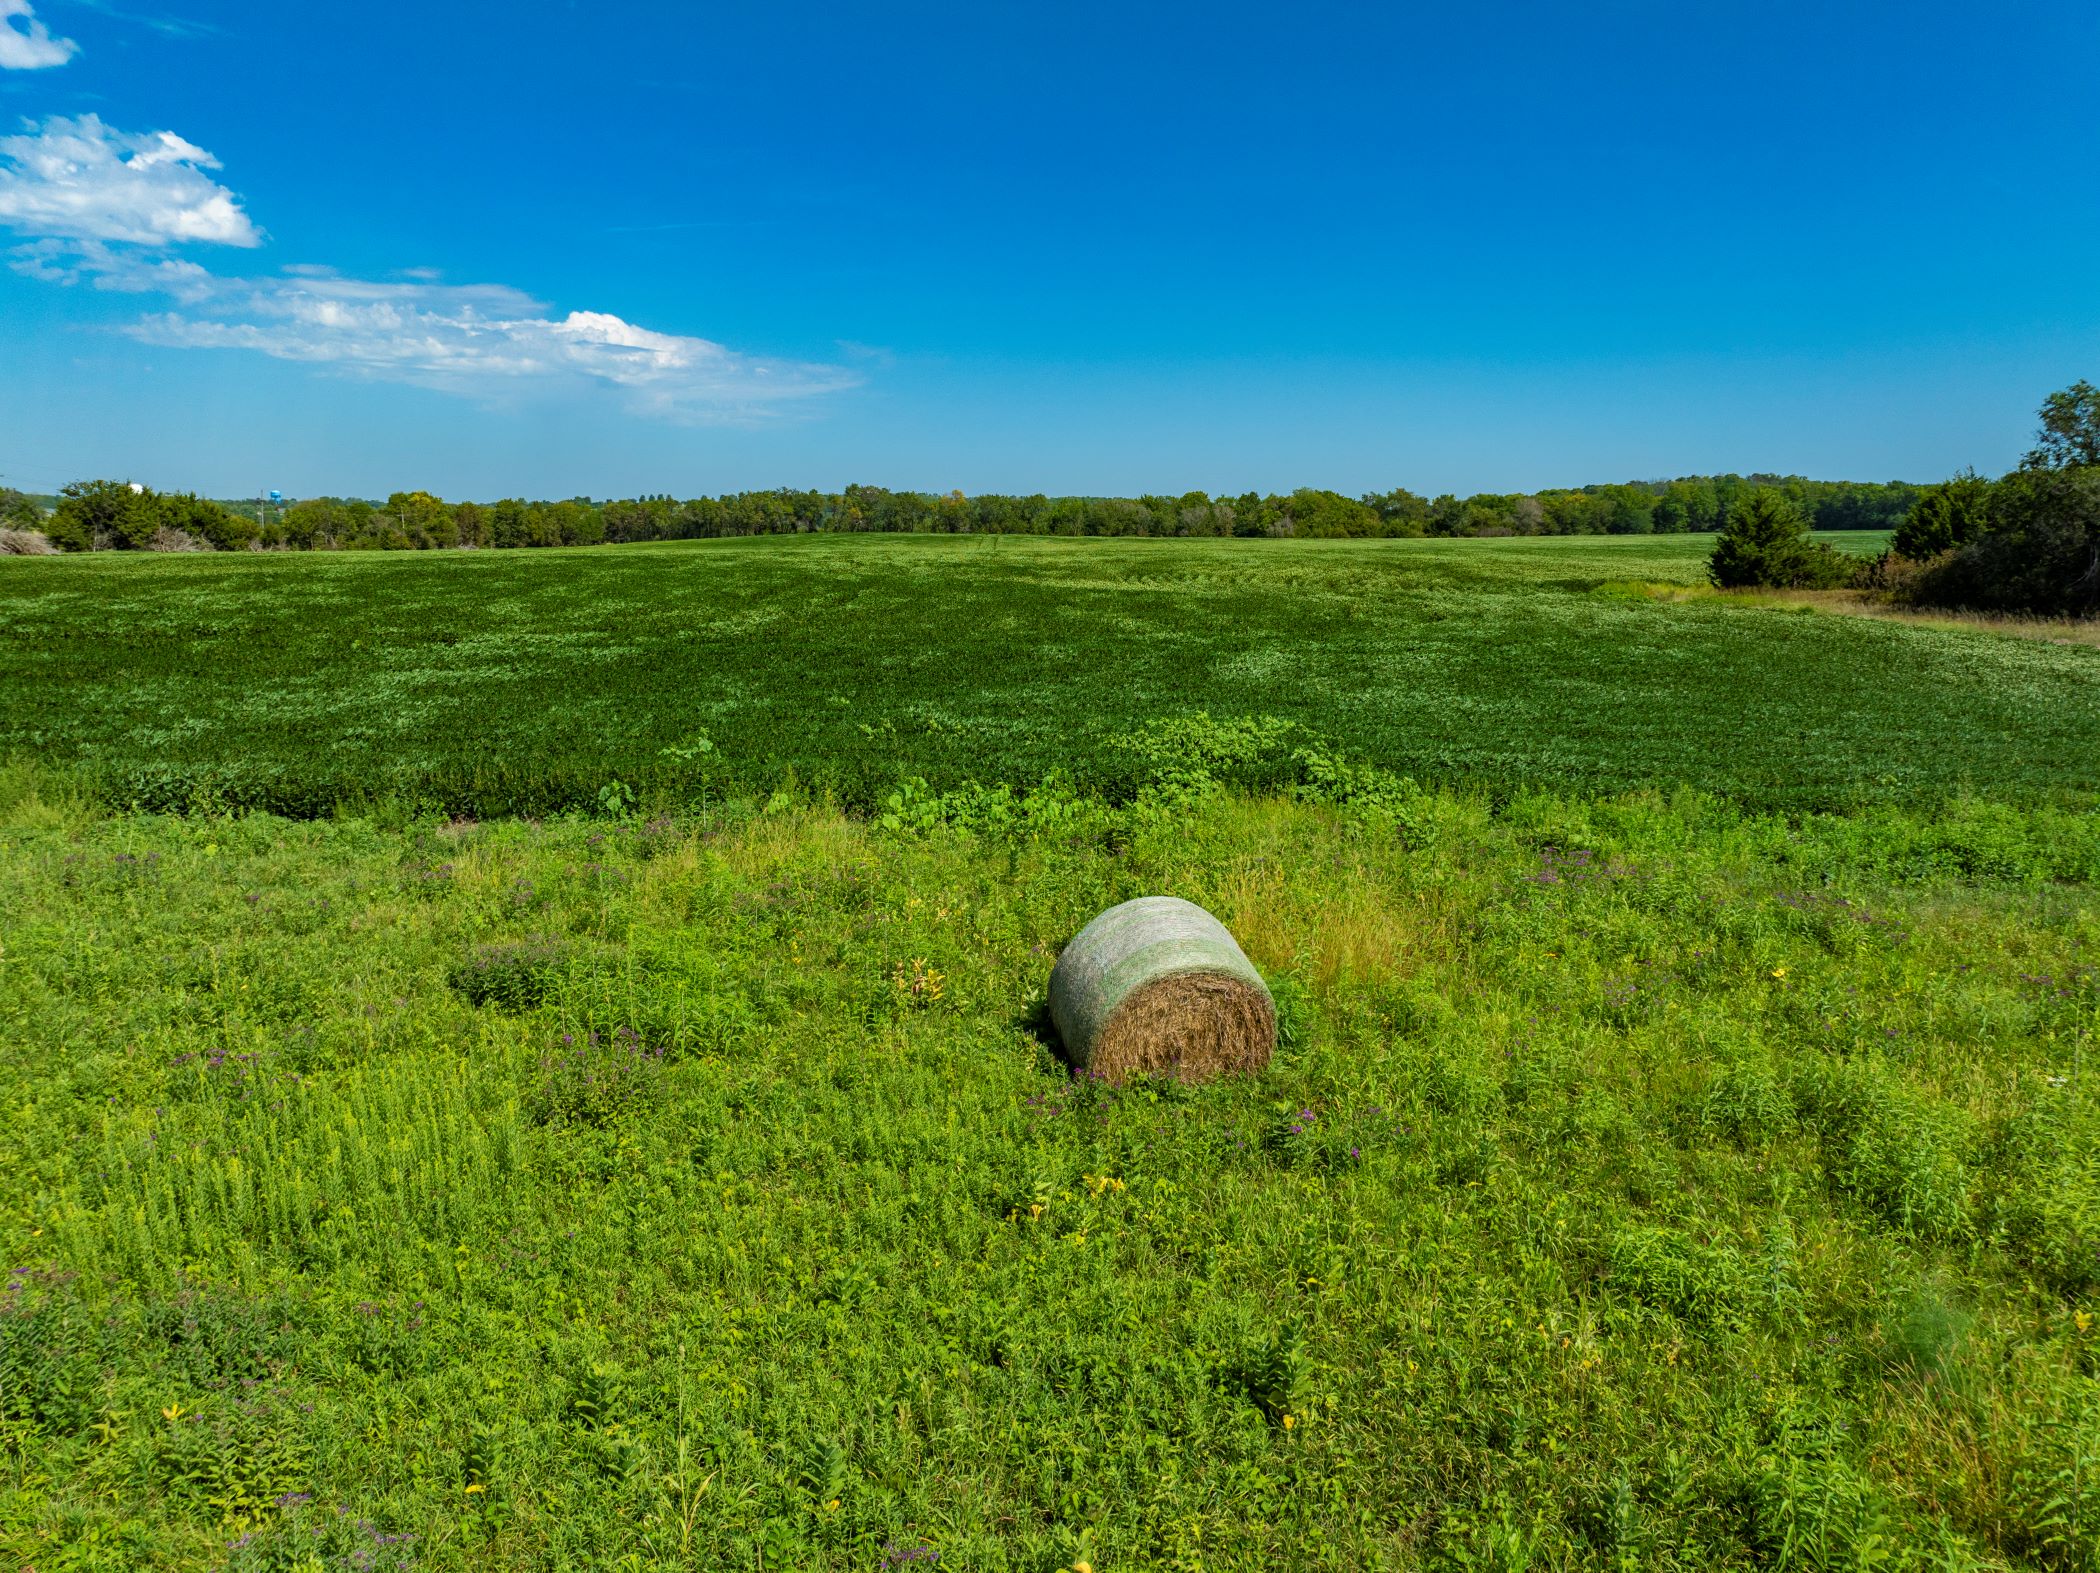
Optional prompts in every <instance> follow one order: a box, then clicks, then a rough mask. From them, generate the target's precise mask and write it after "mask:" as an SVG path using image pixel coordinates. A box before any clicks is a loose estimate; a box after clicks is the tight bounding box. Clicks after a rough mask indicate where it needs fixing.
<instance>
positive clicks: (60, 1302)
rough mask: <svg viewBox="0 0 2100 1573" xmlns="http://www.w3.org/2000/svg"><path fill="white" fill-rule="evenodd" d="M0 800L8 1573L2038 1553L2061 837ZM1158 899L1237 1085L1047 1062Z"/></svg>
mask: <svg viewBox="0 0 2100 1573" xmlns="http://www.w3.org/2000/svg"><path fill="white" fill-rule="evenodd" d="M12 791H13V799H12V802H11V804H10V805H9V806H8V808H7V809H6V811H5V814H4V815H0V827H4V828H0V910H4V911H5V912H6V913H7V914H8V919H7V924H6V935H5V947H6V948H5V954H4V957H0V1020H4V1022H5V1025H6V1029H7V1030H6V1036H5V1048H4V1050H0V1055H4V1059H0V1085H4V1086H5V1087H6V1088H7V1090H8V1100H9V1119H8V1122H7V1125H6V1128H5V1136H4V1139H0V1172H5V1173H6V1174H7V1175H9V1176H10V1181H9V1184H8V1185H7V1186H6V1188H5V1198H4V1206H0V1238H5V1239H6V1241H7V1242H8V1244H7V1261H6V1264H5V1267H6V1270H7V1272H8V1273H9V1278H8V1284H9V1287H8V1288H7V1289H6V1290H5V1291H0V1293H4V1295H5V1300H4V1303H0V1428H4V1429H0V1437H4V1439H5V1463H6V1468H5V1472H4V1474H0V1543H4V1544H5V1545H6V1547H7V1548H8V1549H9V1550H10V1551H11V1552H12V1553H14V1554H15V1555H16V1556H18V1557H19V1558H20V1560H21V1562H22V1564H23V1565H25V1566H35V1567H37V1568H39V1569H43V1570H55V1569H62V1568H83V1569H84V1568H96V1569H103V1568H107V1569H119V1568H123V1569H130V1568H140V1567H153V1568H169V1569H174V1568H183V1569H188V1568H200V1569H201V1568H209V1567H220V1566H231V1567H234V1568H240V1569H262V1568H269V1569H281V1568H312V1567H325V1568H330V1569H334V1568H338V1567H340V1568H365V1569H369V1568H375V1567H376V1568H408V1567H415V1568H510V1567H531V1568H582V1567H609V1568H610V1567H619V1568H628V1567H633V1568H723V1567H727V1568H744V1567H750V1568H758V1567H770V1568H813V1567H823V1568H840V1569H849V1568H850V1569H877V1568H887V1569H896V1568H902V1567H907V1566H934V1565H936V1559H937V1565H938V1566H940V1567H948V1568H954V1567H960V1568H972V1569H976V1568H1014V1569H1027V1570H1038V1569H1040V1570H1048V1569H1052V1568H1059V1567H1067V1566H1070V1565H1071V1564H1072V1563H1073V1562H1074V1561H1075V1560H1083V1561H1087V1562H1089V1563H1090V1564H1091V1565H1092V1566H1093V1567H1094V1568H1095V1569H1097V1570H1100V1569H1109V1568H1210V1569H1225V1568H1278V1567H1288V1568H1336V1569H1341V1568H1366V1567H1414V1566H1469V1567H1470V1566H1483V1567H1499V1568H1511V1567H1525V1566H1529V1567H1573V1566H1578V1565H1583V1566H1594V1565H1601V1564H1604V1563H1607V1562H1608V1563H1610V1564H1612V1565H1616V1566H1658V1567H1668V1566H1680V1567H1694V1566H1699V1567H1704V1566H1753V1565H1764V1566H1809V1567H1839V1566H1843V1567H1853V1566H1891V1567H1925V1566H1928V1565H1929V1566H1933V1567H1995V1566H2042V1567H2052V1568H2082V1567H2090V1566H2093V1565H2094V1549H2093V1548H2094V1547H2095V1545H2096V1544H2100V1538H2096V1537H2100V1480H2096V1479H2095V1478H2094V1464H2095V1461H2096V1460H2100V1401H2096V1400H2100V1375H2096V1374H2100V1326H2096V1325H2095V1322H2094V1313H2095V1312H2096V1311H2100V1183H2096V1182H2100V1097H2096V1096H2095V1092H2094V1087H2093V1064H2092V1058H2093V1053H2094V1047H2095V1046H2094V1044H2093V1041H2092V1034H2091V1027H2092V1024H2093V1017H2094V1009H2095V1005H2096V1003H2100V973H2096V971H2095V968H2094V966H2093V960H2092V958H2093V956H2094V951H2095V944H2096V941H2100V897H2096V893H2095V883H2094V882H2095V880H2096V879H2100V827H2096V825H2095V824H2094V822H2093V820H2092V818H2091V816H2089V815H2076V814H2058V813H2052V812H2050V811H2046V810H2033V811H2012V810H2006V809H2001V808H1995V807H1991V806H1988V805H1981V804H1973V805H1970V806H1968V807H1967V808H1965V809H1962V810H1959V811H1957V812H1953V813H1945V814H1939V815H1934V816H1919V815H1915V814H1909V813H1905V812H1902V811H1897V810H1880V811H1872V812H1868V813H1864V814H1855V815H1850V816H1842V817H1839V816H1825V817H1811V818H1807V819H1799V818H1795V819H1788V818H1780V817H1769V816H1757V815H1752V814H1746V813H1744V812H1742V811H1741V810H1738V809H1736V808H1733V807H1730V806H1727V805H1724V804H1722V803H1720V802H1718V801H1716V800H1714V799H1711V798H1707V797H1703V796H1698V795H1692V794H1679V795H1676V796H1674V797H1670V798H1663V797H1659V796H1654V795H1647V796H1633V797H1627V798H1620V799H1591V800H1581V799H1573V798H1566V797H1558V796H1552V795H1533V794H1526V795H1521V796H1519V797H1518V798H1516V799H1515V800H1513V801H1510V802H1507V803H1505V804H1502V805H1500V806H1498V807H1493V808H1491V807H1490V806H1489V805H1487V804H1485V803H1484V802H1482V801H1481V800H1478V799H1475V798H1469V797H1465V796H1459V795H1452V794H1426V793H1425V794H1422V795H1419V796H1415V797H1412V798H1410V799H1409V800H1407V801H1406V802H1405V803H1404V805H1401V806H1399V807H1398V808H1395V807H1393V806H1392V805H1390V804H1388V805H1381V806H1379V807H1376V808H1355V807H1350V806H1346V805H1344V806H1339V807H1337V806H1333V805H1319V804H1303V803H1292V802H1287V801H1277V800H1271V801H1267V802H1257V801H1249V800H1246V799H1244V798H1238V797H1234V796H1231V795H1227V794H1219V793H1209V794H1199V795H1197V796H1194V797H1188V798H1183V799H1180V800H1178V801H1174V802H1171V803H1169V802H1152V803H1141V804H1139V805H1136V806H1134V807H1132V808H1128V809H1122V810H1107V809H1101V808H1098V807H1095V808H1089V807H1085V806H1078V807H1074V808H1073V809H1072V810H1071V811H1070V812H1069V813H1068V814H1067V816H1066V817H1065V818H1064V820H1063V821H1062V822H1061V823H1059V824H1058V825H1057V826H1055V827H1054V828H1051V827H1043V826H1034V827H1016V826H1007V827H1004V828H991V829H984V830H971V829H966V828H958V827H956V826H952V825H934V826H932V827H931V828H928V829H925V830H919V829H913V828H910V827H908V826H900V827H897V828H890V827H887V826H885V825H884V824H882V823H881V822H880V821H870V820H866V819H854V818H846V817H841V816H840V815H839V814H837V813H836V812H834V811H831V810H827V809H823V808H816V807H810V806H808V805H806V804H788V803H781V802H776V803H775V805H774V806H773V808H772V810H771V811H770V812H758V811H753V810H739V811H721V812H715V813H702V814H699V815H697V816H693V817H689V818H684V819H678V820H670V819H655V820H637V819H627V820H619V821H613V820H604V819H595V820H594V819H574V820H562V821H556V822H553V823H548V824H540V825H534V824H527V823H521V822H515V821H513V822H508V823H500V824H483V825H477V824H467V823H462V822H449V823H446V822H435V821H433V822H427V823H423V824H419V825H415V826H412V827H405V828H398V829H385V828H379V827H375V826H374V825H372V824H370V823H368V822H358V821H350V822H343V821H306V822H300V821H288V820H283V819H276V818H271V817H268V816H244V817H233V818H224V817H220V818H214V817H190V818H159V817H153V816H137V815H117V816H112V815H109V814H107V813H105V812H103V811H101V810H99V809H95V808H92V807H87V806H83V805H80V804H77V803H70V802H68V801H66V800H64V799H63V798H62V797H61V796H59V794H58V793H57V792H56V791H51V792H45V793H40V791H39V789H38V787H37V785H36V783H35V781H34V780H33V778H32V779H29V780H28V781H27V784H26V785H25V783H24V778H22V777H20V776H19V775H18V776H17V777H16V778H15V780H14V783H13V788H12ZM1157 890H1169V891H1175V892H1179V893H1182V894H1185V895H1187V896H1189V897H1191V898H1193V899H1196V900H1198V901H1201V902H1203V903H1205V904H1206V905H1208V906H1211V907H1212V908H1213V909H1214V910H1216V911H1217V912H1218V913H1219V914H1220V915H1221V916H1222V917H1223V918H1224V919H1225V920H1226V922H1227V923H1228V924H1230V925H1231V926H1232V927H1233V929H1234V930H1235V931H1236V932H1237V933H1238V934H1239V935H1240V936H1241V937H1242V938H1243V940H1244V941H1245V943H1246V946H1247V948H1248V950H1249V952H1250V954H1251V955H1252V956H1253V957H1254V959H1255V960H1256V961H1257V963H1258V964H1259V965H1261V966H1262V967H1263V969H1264V970H1265V971H1266V973H1267V974H1268V976H1269V977H1270V978H1271V979H1273V980H1274V983H1275V986H1276V989H1277V992H1278V994H1279V997H1280V999H1281V1001H1282V1003H1283V1018H1284V1022H1285V1041H1284V1044H1283V1047H1282V1049H1281V1051H1280V1053H1279V1056H1278V1059H1277V1061H1276V1063H1275V1065H1274V1066H1273V1067H1272V1069H1271V1070H1270V1071H1269V1072H1268V1073H1267V1074H1265V1075H1264V1076H1262V1077H1260V1078H1257V1079H1254V1080H1250V1081H1245V1082H1239V1083H1219V1084H1213V1085H1210V1086H1206V1087H1202V1088H1185V1087H1178V1086H1173V1085H1140V1086H1133V1087H1130V1088H1126V1089H1122V1090H1117V1089H1113V1088H1109V1087H1106V1086H1103V1085H1098V1084H1093V1083H1089V1082H1087V1081H1085V1080H1083V1079H1082V1080H1079V1081H1074V1080H1073V1079H1072V1078H1071V1076H1070V1075H1069V1074H1068V1072H1067V1071H1066V1070H1065V1068H1064V1067H1063V1066H1062V1065H1061V1064H1060V1063H1059V1062H1058V1060H1057V1059H1056V1058H1055V1056H1054V1055H1053V1053H1052V1051H1051V1048H1050V1047H1049V1046H1048V1045H1047V1043H1046V1038H1045V1034H1044V1031H1043V1029H1042V1027H1041V1024H1040V1021H1039V1014H1038V1013H1039V1010H1040V1002H1041V998H1042V991H1043V985H1044V981H1045V978H1046V975H1047V973H1048V970H1049V966H1050V962H1051V959H1052V958H1053V956H1054V954H1055V952H1056V949H1057V947H1058V946H1059V945H1060V944H1061V943H1062V941H1063V940H1064V939H1065V938H1066V937H1068V936H1069V935H1070V933H1071V932H1072V931H1073V929H1074V928H1075V927H1076V926H1077V925H1078V924H1079V923H1080V922H1081V921H1082V920H1083V919H1084V918H1086V917H1088V916H1090V915H1091V914H1092V913H1093V912H1095V911H1096V910H1098V909H1100V908H1101V907H1103V906H1105V905H1107V904H1109V903H1111V902H1114V901H1117V900H1120V899H1123V898H1126V897H1129V896H1132V895H1136V894H1139V893H1142V892H1149V891H1157Z"/></svg>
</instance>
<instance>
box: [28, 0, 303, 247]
mask: <svg viewBox="0 0 2100 1573" xmlns="http://www.w3.org/2000/svg"><path fill="white" fill-rule="evenodd" d="M5 3H6V0H0V4H5ZM218 167H219V161H218V160H217V159H215V158H213V157H212V156H211V155H210V154H209V153H207V152H205V151H204V149H203V148H201V147H198V146H196V145H195V144H194V143H191V142H185V141H184V140H183V139H182V138H181V137H179V136H177V135H175V133H174V132H172V131H153V132H147V133H144V134H138V133H134V132H129V131H118V130H116V129H114V128H113V127H110V126H106V125H104V124H103V123H102V121H101V119H100V118H99V117H98V116H95V115H82V116H81V117H80V118H79V119H77V120H69V119H67V118H66V117H65V116H63V115H53V116H52V117H51V118H50V119H49V120H46V121H44V122H42V123H41V124H37V123H35V122H32V123H31V124H30V128H29V130H28V131H27V132H26V133H24V134H23V135H20V136H12V137H0V224H6V225H9V226H10V227H12V228H14V229H18V230H21V231H22V232H24V233H25V234H29V235H35V236H38V237H42V238H52V239H61V240H75V241H115V242H120V243H122V244H125V245H132V246H167V245H173V244H177V243H180V242H183V241H193V240H195V241H206V242H210V243H213V244H216V245H222V246H257V245H261V244H262V235H261V233H260V232H259V231H258V230H257V229H256V227H255V225H254V224H253V223H251V222H250V221H249V219H248V215H247V214H246V213H244V212H243V211H242V210H241V204H240V199H239V198H238V197H236V196H234V194H233V193H232V192H230V191H228V190H227V189H226V188H225V187H224V186H222V185H220V184H219V183H218V182H217V181H215V180H213V179H212V178H211V177H210V176H209V175H207V174H205V173H204V171H205V170H207V169H217V168H218Z"/></svg>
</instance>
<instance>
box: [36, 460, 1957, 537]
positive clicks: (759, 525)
mask: <svg viewBox="0 0 2100 1573" xmlns="http://www.w3.org/2000/svg"><path fill="white" fill-rule="evenodd" d="M1757 491H1770V492H1774V493H1776V494H1778V495H1780V496H1783V497H1785V498H1787V499H1788V500H1789V501H1790V502H1791V503H1792V504H1793V505H1794V506H1795V507H1796V508H1797V509H1799V510H1800V511H1801V512H1802V513H1803V516H1804V517H1806V518H1808V519H1810V520H1811V521H1812V522H1813V524H1814V526H1815V527H1816V528H1817V529H1823V530H1855V529H1857V530H1872V529H1893V528H1894V527H1895V526H1896V525H1897V524H1899V523H1900V522H1901V521H1902V520H1903V519H1904V518H1905V517H1906V516H1907V514H1908V513H1909V511H1910V509H1911V507H1912V506H1913V505H1914V504H1915V502H1916V500H1917V498H1918V497H1919V495H1920V494H1921V491H1922V488H1920V487H1918V486H1915V485H1912V484H1909V483H1907V482H1902V481H1888V482H1858V481H1816V480H1809V479H1806V478H1805V477H1801V476H1780V475H1749V476H1742V475H1701V476H1686V477H1682V478H1679V479H1676V480H1669V481H1632V482H1627V483H1625V484H1623V485H1604V486H1582V487H1570V488H1563V489H1557V490H1549V491H1541V492H1523V493H1506V494H1505V493H1489V492H1483V493H1479V494H1476V495H1474V496H1471V497H1463V498H1461V497H1456V496H1451V495H1445V496H1441V497H1433V498H1431V497H1423V496H1421V495H1419V494H1417V493H1415V492H1411V491H1408V490H1406V489H1405V488H1395V489H1394V490H1392V491H1389V492H1375V493H1370V494H1367V495H1365V496H1362V497H1346V496H1343V495H1342V494H1341V493H1339V492H1333V491H1324V490H1319V489H1316V488H1311V487H1306V488H1301V489H1300V490H1298V491H1294V492H1291V493H1289V494H1287V495H1279V494H1275V493H1270V494H1262V493H1257V492H1247V493H1245V494H1243V495H1240V496H1237V497H1233V496H1216V497H1214V496H1211V495H1210V494H1208V493H1206V492H1200V491H1196V492H1185V493H1182V494H1181V495H1179V496H1153V495H1148V496H1143V497H1048V496H1043V495H1041V494H1037V495H1034V496H1026V497H1018V496H1006V495H1001V494H997V493H985V494H980V495H978V496H975V497H971V496H965V495H964V494H963V493H962V492H959V491H954V492H946V493H938V492H911V491H891V490H888V489H887V488H884V487H880V486H848V487H847V488H846V489H845V490H844V491H842V492H820V491H797V490H793V489H789V488H780V489H776V490H771V491H750V492H737V493H732V494H729V495H725V496H720V497H696V498H691V499H687V500H685V501H679V500H677V499H674V498H671V497H668V496H645V497H634V498H626V499H621V500H617V501H607V502H597V501H593V500H591V499H588V498H582V497H577V498H570V499H567V500H565V501H560V502H545V501H527V500H525V499H523V498H506V499H504V500H502V501H499V502H492V503H481V502H447V501H445V500H444V499H443V498H440V497H437V496H434V495H432V494H431V493H429V492H426V491H407V492H395V493H394V494H393V495H392V496H390V497H388V498H387V499H386V500H385V501H384V502H375V501H370V500H365V499H358V498H341V497H314V498H308V499H305V500H303V501H299V502H295V503H292V504H290V505H288V506H284V507H277V508H267V509H260V510H258V511H257V512H258V513H259V514H260V517H258V516H257V515H256V514H251V513H250V512H248V511H247V508H246V507H244V506H228V505H227V504H225V503H221V502H215V501H212V500H210V499H207V498H200V497H198V496H196V495H194V494H191V493H161V492H155V491H153V490H152V489H151V488H146V487H140V486H137V485H135V484H133V483H130V482H124V481H109V480H99V481H77V482H75V483H74V484H72V485H70V486H68V487H66V488H65V489H64V491H63V492H62V493H61V494H60V495H59V496H58V497H57V498H56V499H55V500H54V501H55V504H56V506H55V508H53V509H52V510H51V511H50V512H49V514H48V515H47V514H46V513H45V511H44V509H43V508H42V507H41V506H39V505H38V504H37V503H36V502H35V500H34V499H30V498H27V497H25V496H24V495H23V494H21V493H19V492H15V493H0V525H7V524H13V525H14V526H15V527H16V528H17V529H25V530H41V531H42V532H43V533H44V535H45V536H47V537H48V538H49V540H50V542H51V543H52V544H53V545H54V546H56V547H57V548H59V549H61V550H64V551H109V550H114V551H126V550H144V549H159V550H218V551H233V550H240V549H244V548H264V549H288V550H403V551H405V550H440V549H445V548H460V547H533V546H596V545H599V544H602V543H606V542H621V541H675V540H703V539H714V538H720V537H736V536H757V535H796V534H807V533H819V532H825V533H829V532H839V533H851V532H867V533H901V534H956V535H965V534H993V535H996V534H1008V535H1066V536H1210V537H1303V538H1310V539H1377V538H1387V537H1410V536H1506V535H1651V534H1665V535H1667V534H1680V533H1686V532H1699V531H1712V530H1718V529H1719V528H1720V527H1721V525H1722V524H1723V523H1724V522H1725V521H1726V519H1727V518H1728V516H1729V513H1730V511H1731V510H1732V509H1733V508H1734V507H1735V506H1736V505H1737V503H1738V501H1739V499H1741V498H1743V497H1745V496H1747V495H1749V494H1750V493H1752V492H1757Z"/></svg>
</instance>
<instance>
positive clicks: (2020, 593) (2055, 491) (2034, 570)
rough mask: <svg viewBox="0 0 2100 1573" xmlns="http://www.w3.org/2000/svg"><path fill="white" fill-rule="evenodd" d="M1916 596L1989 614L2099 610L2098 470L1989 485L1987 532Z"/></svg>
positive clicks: (2023, 474) (2019, 474)
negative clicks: (1982, 610) (1976, 608)
mask: <svg viewBox="0 0 2100 1573" xmlns="http://www.w3.org/2000/svg"><path fill="white" fill-rule="evenodd" d="M1919 598H1920V599H1922V600H1929V601H1936V602H1939V603H1941V604H1944V605H1952V606H1974V607H1981V608H1984V609H1985V610H1989V611H2020V612H2043V613H2048V614H2051V615H2055V616H2069V617H2083V616H2090V615H2092V614H2093V613H2094V612H2095V611H2100V466H2096V465H2079V466H2076V467H2073V468H2064V469H2032V470H2015V471H2013V473H2012V474H2010V475H2008V476H2006V477H2005V478H2004V479H2003V480H2001V481H1999V482H1998V484H1997V485H1996V486H1994V487H1992V488H1991V496H1990V508H1989V512H1988V515H1987V517H1986V519H1985V521H1984V528H1983V530H1982V532H1981V533H1980V534H1979V535H1978V536H1977V537H1976V539H1975V540H1973V541H1971V542H1970V543H1969V544H1968V545H1967V546H1965V547H1963V548H1962V549H1961V551H1960V552H1958V553H1956V554H1955V556H1954V557H1953V558H1952V559H1951V560H1950V561H1949V562H1947V563H1946V565H1945V566H1944V567H1943V568H1942V569H1940V570H1939V571H1938V572H1936V573H1934V574H1931V575H1930V576H1929V577H1928V578H1927V579H1926V581H1925V583H1924V584H1923V585H1922V586H1920V590H1919Z"/></svg>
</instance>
